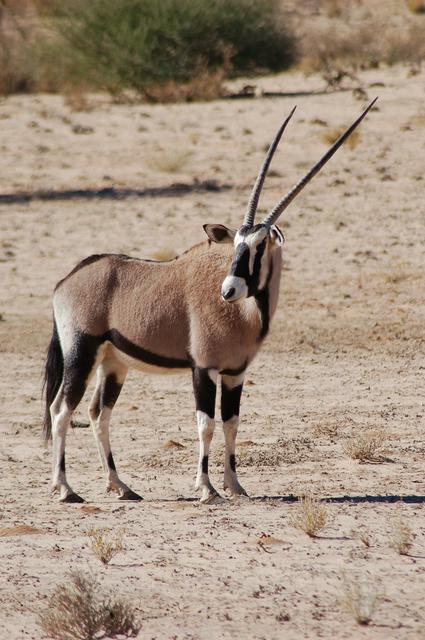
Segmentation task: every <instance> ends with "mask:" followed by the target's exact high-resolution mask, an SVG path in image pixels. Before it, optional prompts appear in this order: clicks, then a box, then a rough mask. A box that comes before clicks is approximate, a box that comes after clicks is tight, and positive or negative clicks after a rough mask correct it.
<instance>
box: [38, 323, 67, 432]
mask: <svg viewBox="0 0 425 640" xmlns="http://www.w3.org/2000/svg"><path fill="white" fill-rule="evenodd" d="M62 378H63V355H62V349H61V345H60V342H59V335H58V330H57V327H56V322H54V324H53V334H52V339H51V340H50V344H49V348H48V350H47V358H46V368H45V371H44V382H43V394H44V397H45V402H46V405H45V411H44V424H43V438H44V440H45V441H46V442H47V440H50V438H51V437H52V420H51V418H50V405H51V404H52V402H53V400H54V399H55V398H56V395H57V392H58V391H59V387H60V386H61V384H62Z"/></svg>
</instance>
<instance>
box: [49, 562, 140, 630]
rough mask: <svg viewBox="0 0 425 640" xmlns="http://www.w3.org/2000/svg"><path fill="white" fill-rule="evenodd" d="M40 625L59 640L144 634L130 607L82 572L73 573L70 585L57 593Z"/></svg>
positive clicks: (50, 599)
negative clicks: (140, 632) (104, 590)
mask: <svg viewBox="0 0 425 640" xmlns="http://www.w3.org/2000/svg"><path fill="white" fill-rule="evenodd" d="M39 622H40V625H41V628H42V629H43V631H44V633H45V634H46V635H47V636H49V638H54V639H57V640H95V639H97V640H99V638H103V637H105V636H107V637H110V638H115V637H116V636H119V635H125V636H127V637H134V636H136V635H137V634H138V632H139V630H140V623H139V621H138V620H137V617H136V613H135V610H134V609H133V607H132V606H131V605H130V604H129V603H127V602H125V601H124V600H122V599H120V598H117V597H115V596H111V595H110V594H108V593H105V592H103V590H102V589H101V586H100V585H99V583H98V581H97V580H96V579H95V578H94V577H93V576H90V575H85V574H83V573H82V572H80V571H73V572H71V573H70V574H69V576H68V581H67V582H64V583H63V584H60V585H58V586H57V587H56V588H55V589H54V591H53V593H52V595H51V596H50V598H49V601H48V605H47V607H46V609H44V611H42V612H41V613H40V614H39Z"/></svg>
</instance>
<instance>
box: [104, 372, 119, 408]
mask: <svg viewBox="0 0 425 640" xmlns="http://www.w3.org/2000/svg"><path fill="white" fill-rule="evenodd" d="M121 389H122V384H119V383H118V382H117V377H116V375H115V373H110V374H109V375H108V376H107V377H106V378H105V380H104V381H103V384H102V389H101V392H100V409H103V408H104V407H109V408H110V409H112V407H113V406H114V405H115V403H116V401H117V400H118V396H119V395H120V392H121Z"/></svg>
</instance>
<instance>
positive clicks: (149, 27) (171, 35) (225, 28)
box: [51, 0, 295, 100]
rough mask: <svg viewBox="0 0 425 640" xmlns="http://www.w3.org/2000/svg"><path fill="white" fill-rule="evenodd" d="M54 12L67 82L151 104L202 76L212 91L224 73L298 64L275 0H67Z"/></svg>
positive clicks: (56, 46)
mask: <svg viewBox="0 0 425 640" xmlns="http://www.w3.org/2000/svg"><path fill="white" fill-rule="evenodd" d="M51 15H52V16H53V17H54V21H53V22H52V27H53V29H54V30H55V31H56V32H57V33H58V35H59V38H58V40H57V41H56V42H55V43H53V47H54V49H55V55H56V59H57V60H58V62H59V64H62V66H63V67H64V68H66V70H67V73H68V77H71V78H73V79H74V81H75V82H76V83H81V82H82V81H83V82H88V83H89V84H90V86H93V87H98V88H106V89H108V90H110V91H112V92H113V93H119V92H120V91H122V90H123V89H134V90H135V91H137V92H138V93H140V94H141V95H143V96H144V97H145V98H147V99H151V100H156V99H157V98H158V91H159V95H160V97H161V98H162V97H163V92H164V90H165V91H166V93H167V94H170V93H171V94H172V95H174V94H175V93H176V91H177V85H180V84H182V85H184V84H186V85H187V83H191V82H192V81H194V79H195V78H202V77H203V76H205V79H206V80H207V81H204V90H207V89H208V90H210V87H209V82H208V80H209V79H210V77H211V76H210V74H214V72H217V71H219V70H224V74H225V75H226V76H232V75H241V74H251V73H256V72H259V71H263V72H264V71H278V70H280V69H284V68H287V67H288V66H290V65H291V64H292V62H293V61H294V59H295V41H294V38H293V37H292V35H291V34H290V33H289V30H288V28H287V26H286V25H285V24H283V20H282V16H281V11H280V4H279V2H278V1H277V0H264V1H263V2H255V1H253V0H208V1H206V0H163V1H162V2H161V3H158V2H156V0H121V2H119V3H117V2H115V0H92V1H91V2H85V1H84V0H68V2H61V1H59V2H55V3H54V4H53V8H52V9H51ZM184 91H186V92H187V91H189V94H190V92H191V91H192V92H193V93H197V89H196V87H192V88H190V87H188V86H186V88H185V89H184Z"/></svg>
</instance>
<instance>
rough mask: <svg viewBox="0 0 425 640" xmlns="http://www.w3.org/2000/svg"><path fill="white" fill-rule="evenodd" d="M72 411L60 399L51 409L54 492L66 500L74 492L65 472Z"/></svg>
mask: <svg viewBox="0 0 425 640" xmlns="http://www.w3.org/2000/svg"><path fill="white" fill-rule="evenodd" d="M71 414H72V412H71V410H70V409H69V408H68V406H67V404H66V402H65V400H63V399H61V398H58V399H57V400H55V401H54V403H53V404H52V406H51V408H50V415H51V420H52V491H53V492H54V493H56V492H58V493H59V496H60V499H61V500H64V499H66V498H67V497H68V496H70V495H71V494H73V493H74V492H73V490H72V489H71V487H70V485H69V484H68V483H67V481H66V472H65V441H66V432H67V430H68V427H69V424H70V422H71Z"/></svg>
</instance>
